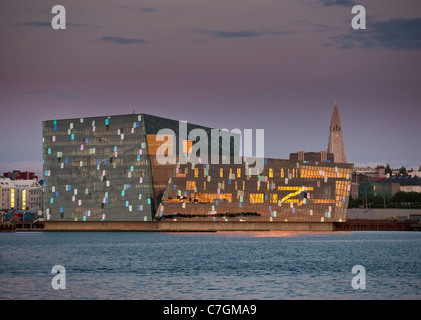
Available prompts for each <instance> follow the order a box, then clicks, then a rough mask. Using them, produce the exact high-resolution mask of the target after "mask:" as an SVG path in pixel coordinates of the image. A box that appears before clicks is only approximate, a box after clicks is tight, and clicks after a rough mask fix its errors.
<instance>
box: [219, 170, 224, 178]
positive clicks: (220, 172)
mask: <svg viewBox="0 0 421 320" xmlns="http://www.w3.org/2000/svg"><path fill="white" fill-rule="evenodd" d="M219 176H220V177H221V178H223V177H224V169H223V168H220V169H219Z"/></svg>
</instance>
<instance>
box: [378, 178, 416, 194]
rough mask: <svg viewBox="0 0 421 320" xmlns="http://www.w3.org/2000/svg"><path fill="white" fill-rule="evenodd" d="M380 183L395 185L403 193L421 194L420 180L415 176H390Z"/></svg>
mask: <svg viewBox="0 0 421 320" xmlns="http://www.w3.org/2000/svg"><path fill="white" fill-rule="evenodd" d="M381 183H396V184H398V185H399V186H400V191H403V192H421V178H420V177H417V176H410V175H407V176H402V175H396V176H391V177H389V178H387V179H383V180H381Z"/></svg>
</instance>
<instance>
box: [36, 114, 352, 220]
mask: <svg viewBox="0 0 421 320" xmlns="http://www.w3.org/2000/svg"><path fill="white" fill-rule="evenodd" d="M183 126H184V127H183ZM182 128H185V130H184V129H182ZM163 129H166V130H167V131H168V130H170V131H172V132H173V134H174V135H170V136H166V135H165V134H163V131H162V130H163ZM195 129H201V130H203V131H201V132H204V133H205V134H204V135H205V137H204V135H202V136H201V137H200V142H202V140H205V141H206V142H207V144H206V146H207V149H208V150H207V151H208V152H207V155H209V156H210V157H212V156H215V153H216V158H217V159H218V160H219V161H217V162H216V163H215V162H214V161H208V162H206V161H201V159H199V161H198V162H193V161H192V159H193V158H194V157H195V155H196V151H197V149H196V146H197V144H198V139H196V138H195V137H197V138H198V136H197V135H196V134H197V133H198V130H196V131H195ZM217 133H218V135H217V136H216V139H213V138H214V137H215V136H214V131H213V130H212V129H211V128H208V127H203V126H199V125H193V124H190V123H184V122H179V121H176V120H170V119H165V118H161V117H156V116H151V115H147V114H129V115H116V116H103V117H92V118H75V119H63V120H51V121H44V122H43V173H44V177H43V181H44V216H45V218H46V220H47V221H48V220H51V221H153V220H165V219H170V220H174V219H175V220H180V219H181V220H205V221H227V220H228V221H256V220H258V221H318V222H323V221H326V222H335V221H344V220H345V219H346V212H347V206H348V197H349V192H350V189H351V177H352V168H353V165H352V164H347V163H335V162H324V161H306V160H303V161H298V160H297V161H292V160H281V159H267V158H264V159H263V158H262V159H258V158H255V160H256V161H260V160H261V162H262V163H264V166H263V171H262V172H260V173H259V174H257V175H254V174H252V171H253V166H252V165H250V164H249V162H250V161H249V160H250V159H249V158H246V157H241V155H240V153H239V151H240V146H239V144H238V141H239V140H240V141H241V140H242V139H239V138H241V135H240V134H238V133H232V132H225V131H219V130H217ZM163 145H167V146H169V148H167V149H166V150H167V151H166V153H165V154H164V155H165V156H173V155H175V158H174V159H175V161H174V162H172V163H166V164H162V163H161V161H160V159H161V158H159V154H160V150H161V148H162V146H163ZM200 151H201V152H203V151H204V150H200ZM215 151H216V152H215ZM227 152H228V156H227ZM161 156H162V153H161ZM238 159H239V160H240V161H238ZM250 163H251V162H250Z"/></svg>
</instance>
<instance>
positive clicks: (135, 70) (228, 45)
mask: <svg viewBox="0 0 421 320" xmlns="http://www.w3.org/2000/svg"><path fill="white" fill-rule="evenodd" d="M58 4H59V5H62V6H64V7H65V9H66V29H65V30H54V29H53V28H52V27H51V21H52V19H53V18H54V16H55V15H56V14H53V13H51V9H52V8H53V6H55V5H58ZM357 4H359V5H363V6H364V7H365V9H366V29H365V30H363V29H359V30H354V29H353V28H352V27H351V21H352V19H353V18H354V17H355V15H356V14H353V13H352V12H351V10H352V7H353V6H354V5H357ZM0 41H1V42H0V43H1V54H0V150H1V152H0V175H1V174H2V173H3V172H5V171H9V170H15V169H17V170H28V171H35V172H37V173H38V174H39V175H42V121H45V120H54V119H64V118H79V117H89V116H105V115H116V114H129V113H133V112H135V113H147V114H152V115H156V116H162V117H166V118H170V119H175V120H185V121H188V122H191V123H194V124H199V125H204V126H208V127H214V128H220V129H222V128H227V129H228V130H232V129H235V128H238V129H241V130H244V129H253V130H256V129H264V130H265V131H264V134H265V144H264V150H265V156H266V157H272V158H288V157H289V154H290V153H292V152H297V151H299V150H305V151H321V150H327V144H328V136H329V124H330V120H331V115H332V111H333V106H334V103H335V102H336V103H337V105H338V109H339V114H340V118H341V122H342V129H343V139H344V145H345V153H346V157H347V161H348V162H352V163H354V165H355V166H371V167H375V166H377V165H378V164H383V165H386V164H387V163H389V164H390V166H391V167H393V168H397V167H400V166H405V167H407V169H410V168H414V169H418V168H419V167H420V165H421V148H420V142H419V140H420V136H421V125H420V121H421V103H420V101H421V59H420V54H421V2H420V1H419V0H382V1H380V0H365V1H364V0H361V1H359V0H357V1H351V0H283V1H280V0H203V1H200V0H148V1H135V0H120V1H99V0H90V1H85V0H71V1H70V0H54V1H47V0H37V1H31V0H2V1H1V2H0ZM254 132H255V131H254Z"/></svg>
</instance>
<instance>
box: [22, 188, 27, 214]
mask: <svg viewBox="0 0 421 320" xmlns="http://www.w3.org/2000/svg"><path fill="white" fill-rule="evenodd" d="M22 210H26V189H23V190H22Z"/></svg>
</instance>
